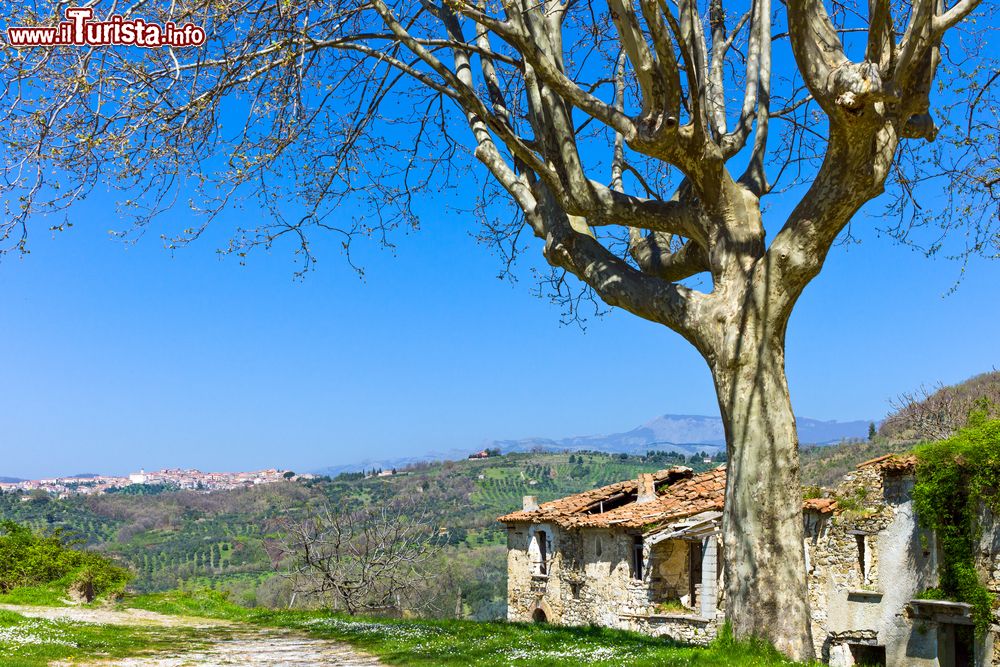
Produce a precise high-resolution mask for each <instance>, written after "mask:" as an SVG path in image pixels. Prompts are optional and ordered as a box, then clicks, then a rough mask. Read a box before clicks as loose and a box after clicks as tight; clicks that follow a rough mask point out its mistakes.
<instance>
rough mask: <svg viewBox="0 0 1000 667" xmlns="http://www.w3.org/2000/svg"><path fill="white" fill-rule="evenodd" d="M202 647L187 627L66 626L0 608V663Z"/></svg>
mask: <svg viewBox="0 0 1000 667" xmlns="http://www.w3.org/2000/svg"><path fill="white" fill-rule="evenodd" d="M180 645H184V646H186V647H191V648H196V647H198V646H200V645H202V642H201V640H200V639H199V637H198V635H197V632H196V631H194V630H191V629H189V628H150V627H131V626H120V625H98V624H88V623H69V622H64V621H49V620H43V619H36V618H28V617H26V616H22V615H21V614H18V613H15V612H11V611H6V610H2V609H0V664H2V665H3V666H4V667H41V666H43V665H48V664H49V663H50V662H51V661H54V660H60V659H62V660H66V659H80V658H101V659H110V660H113V659H115V658H122V657H125V656H134V655H141V654H147V653H158V652H161V651H170V650H175V649H176V647H178V646H180Z"/></svg>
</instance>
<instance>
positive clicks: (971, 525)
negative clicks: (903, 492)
mask: <svg viewBox="0 0 1000 667" xmlns="http://www.w3.org/2000/svg"><path fill="white" fill-rule="evenodd" d="M969 423H970V424H971V426H969V427H968V428H966V429H963V430H961V431H959V432H958V433H957V434H956V435H955V436H954V437H952V438H949V439H948V440H942V441H940V442H935V443H932V444H929V445H924V446H921V447H918V448H917V449H916V455H917V484H916V486H915V487H914V489H913V504H914V508H915V509H916V511H917V516H918V517H919V519H920V523H921V525H923V526H924V527H925V528H928V529H930V530H933V531H934V532H935V534H936V536H937V541H938V545H939V546H940V550H941V556H942V558H941V565H940V568H939V577H940V585H939V589H940V590H939V592H938V591H933V592H932V591H928V594H933V595H941V596H942V597H944V596H947V597H951V598H953V599H956V600H959V601H961V602H967V603H969V604H971V605H972V608H973V609H972V615H973V620H974V621H975V623H976V629H977V630H978V631H979V632H982V631H984V630H985V629H986V628H987V627H988V626H989V623H990V622H991V619H992V616H993V607H994V605H995V603H996V601H995V599H994V596H993V594H992V593H990V591H989V590H988V589H987V588H986V587H985V586H984V585H983V584H982V582H980V580H979V576H978V574H977V572H976V561H975V553H976V546H977V543H978V541H979V539H980V537H981V527H980V526H979V521H978V516H979V510H980V507H981V504H985V505H986V506H987V507H989V508H990V509H991V510H992V511H994V512H996V511H1000V493H998V489H1000V420H992V421H987V420H986V418H985V414H983V413H974V414H973V415H972V416H970V419H969Z"/></svg>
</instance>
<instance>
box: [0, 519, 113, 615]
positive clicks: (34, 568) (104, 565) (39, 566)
mask: <svg viewBox="0 0 1000 667" xmlns="http://www.w3.org/2000/svg"><path fill="white" fill-rule="evenodd" d="M131 577H132V573H131V572H130V571H129V570H127V569H125V568H123V567H120V566H118V565H116V564H115V563H114V562H113V561H111V559H109V558H107V557H106V556H102V555H101V554H97V553H93V552H89V551H80V550H77V549H73V548H72V544H71V543H70V542H69V541H68V540H66V539H65V536H64V535H63V533H62V532H61V531H58V530H57V531H54V532H52V533H50V534H48V535H41V534H38V533H35V532H33V531H32V530H31V529H30V528H28V527H26V526H22V525H20V524H18V523H15V522H13V521H2V522H0V593H3V594H6V593H10V592H11V591H12V590H14V589H16V588H23V587H27V586H38V585H42V584H51V583H55V582H59V583H62V584H65V585H66V586H67V587H70V586H78V587H80V588H81V590H84V589H86V590H89V591H92V592H93V593H94V595H95V596H108V595H111V596H117V595H120V594H121V593H122V592H123V591H124V590H125V586H126V585H127V584H128V582H129V580H130V579H131Z"/></svg>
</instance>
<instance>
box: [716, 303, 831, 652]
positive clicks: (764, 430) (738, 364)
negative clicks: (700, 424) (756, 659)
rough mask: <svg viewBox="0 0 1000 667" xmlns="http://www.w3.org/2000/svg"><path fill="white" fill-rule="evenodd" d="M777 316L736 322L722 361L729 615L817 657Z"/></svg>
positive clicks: (784, 646) (736, 623)
mask: <svg viewBox="0 0 1000 667" xmlns="http://www.w3.org/2000/svg"><path fill="white" fill-rule="evenodd" d="M763 310H764V312H767V311H766V309H763ZM758 312H759V311H758ZM744 314H745V313H744ZM769 324H770V326H767V325H765V326H763V327H758V326H756V325H755V324H753V323H748V322H747V321H746V320H744V321H743V322H742V326H736V327H734V330H733V332H732V334H731V336H730V340H731V341H734V345H733V347H731V348H730V349H729V350H728V353H727V354H726V355H725V357H727V358H726V359H725V360H717V361H716V364H715V367H714V368H713V374H714V377H715V383H716V390H717V391H718V395H719V405H720V407H721V411H722V419H723V422H724V424H725V430H726V444H727V450H728V457H729V465H728V474H727V480H726V512H725V516H724V518H723V544H724V548H725V558H724V562H725V595H726V619H727V620H728V622H729V624H730V626H731V627H732V629H733V632H734V634H735V636H736V637H740V638H747V637H752V636H756V637H762V638H764V639H767V640H768V641H770V642H771V643H773V644H774V646H775V647H776V648H777V649H778V650H780V651H781V652H782V653H784V654H786V655H788V656H789V657H792V658H794V659H799V660H808V659H810V658H812V657H813V644H812V637H811V632H810V625H809V604H808V595H807V587H806V570H805V554H804V548H803V525H802V491H801V485H800V481H799V457H798V436H797V435H796V430H795V416H794V415H793V414H792V406H791V401H790V399H789V394H788V383H787V380H786V378H785V355H784V325H783V323H782V324H777V325H775V324H773V323H769ZM759 329H764V330H766V331H769V333H768V334H760V333H759V331H758V330H759Z"/></svg>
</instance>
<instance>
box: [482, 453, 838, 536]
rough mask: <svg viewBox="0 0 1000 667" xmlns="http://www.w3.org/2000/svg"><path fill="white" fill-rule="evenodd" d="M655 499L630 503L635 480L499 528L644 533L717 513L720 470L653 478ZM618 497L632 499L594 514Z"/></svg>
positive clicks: (823, 505)
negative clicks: (514, 525) (529, 526)
mask: <svg viewBox="0 0 1000 667" xmlns="http://www.w3.org/2000/svg"><path fill="white" fill-rule="evenodd" d="M654 479H655V480H656V483H657V497H656V499H654V500H651V501H649V502H645V503H637V502H635V499H634V495H635V492H636V487H637V480H634V479H633V480H627V481H624V482H618V483H617V484H610V485H608V486H604V487H601V488H599V489H593V490H591V491H584V492H583V493H578V494H575V495H572V496H567V497H566V498H561V499H559V500H553V501H551V502H548V503H544V504H542V505H540V506H539V508H538V509H537V510H533V511H529V512H524V511H519V512H512V513H510V514H506V515H504V516H502V517H500V518H499V519H497V520H498V521H500V522H501V523H555V524H557V525H559V526H562V527H563V528H610V527H617V528H649V527H654V526H658V525H662V524H664V523H667V522H671V521H676V520H678V519H683V518H685V517H688V516H692V515H694V514H700V513H702V512H708V511H722V506H723V501H724V499H725V495H726V467H725V466H720V467H718V468H715V469H714V470H709V471H708V472H703V473H701V474H698V475H694V474H693V473H692V471H691V469H690V468H683V467H675V468H670V469H668V470H660V471H658V472H656V473H654ZM622 494H625V495H629V494H631V495H632V496H633V497H632V498H631V499H630V500H629V501H628V502H627V503H626V504H624V505H620V506H617V507H613V508H611V509H608V510H607V511H605V512H600V502H601V501H602V500H603V501H605V502H607V501H612V502H614V501H615V500H616V499H617V500H620V499H621V498H622ZM802 507H803V509H810V510H815V511H818V512H822V513H824V514H827V513H830V512H833V511H834V510H835V509H836V507H837V503H836V501H835V500H833V499H832V498H810V499H808V500H805V501H803V503H802Z"/></svg>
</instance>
